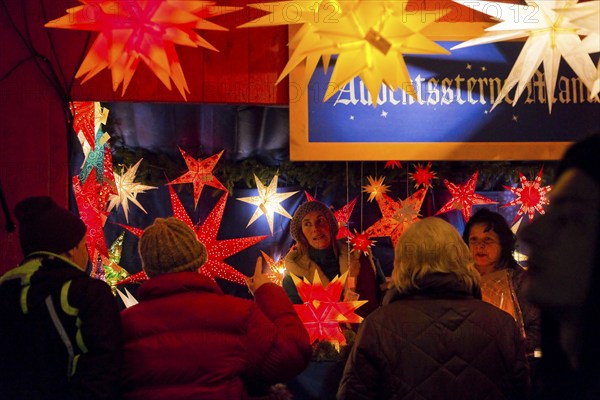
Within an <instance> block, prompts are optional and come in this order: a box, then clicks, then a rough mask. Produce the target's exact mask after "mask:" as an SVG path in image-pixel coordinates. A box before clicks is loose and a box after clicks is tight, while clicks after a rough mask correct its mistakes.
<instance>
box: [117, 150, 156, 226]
mask: <svg viewBox="0 0 600 400" xmlns="http://www.w3.org/2000/svg"><path fill="white" fill-rule="evenodd" d="M142 160H143V158H140V160H139V161H138V162H137V163H135V165H134V166H132V167H130V168H129V169H127V170H126V171H125V172H124V173H123V174H122V175H119V174H117V173H116V172H115V173H114V176H115V184H116V187H117V194H116V195H114V194H113V195H111V196H110V197H109V198H108V201H109V203H108V211H109V212H110V211H111V210H112V209H113V208H114V207H115V206H116V207H118V206H119V204H120V205H121V206H122V207H123V212H124V213H125V220H126V221H127V222H129V201H131V202H132V203H133V204H135V205H136V206H138V207H139V208H140V209H141V210H142V211H143V212H144V213H146V214H148V212H147V211H146V210H145V209H144V207H143V206H142V205H141V204H140V203H139V201H138V200H137V195H138V194H139V193H145V192H146V190H151V189H157V188H156V187H155V186H147V185H143V184H141V183H139V182H135V174H136V173H137V169H138V167H139V166H140V163H141V162H142Z"/></svg>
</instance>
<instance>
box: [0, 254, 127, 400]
mask: <svg viewBox="0 0 600 400" xmlns="http://www.w3.org/2000/svg"><path fill="white" fill-rule="evenodd" d="M0 319H1V321H0V398H2V399H28V400H38V399H39V400H42V399H43V400H70V399H73V400H75V399H77V400H88V399H89V400H92V399H106V400H114V399H116V398H118V391H117V387H118V383H119V377H120V371H119V368H120V365H121V360H120V340H121V321H120V318H119V310H118V306H117V302H116V301H115V298H114V296H113V295H112V293H111V291H110V288H109V287H108V285H107V284H106V283H104V282H102V281H99V280H97V279H92V278H90V277H89V276H88V275H87V274H86V273H85V272H83V271H82V270H80V269H79V268H78V267H77V266H76V265H74V264H72V263H71V262H70V261H69V260H67V259H66V258H63V257H61V256H58V255H56V254H52V253H42V252H40V253H33V254H31V255H30V256H29V257H28V259H26V260H25V261H24V262H23V264H21V265H20V266H19V267H17V268H14V269H12V270H10V271H8V272H7V273H6V274H4V275H3V276H2V277H1V278H0Z"/></svg>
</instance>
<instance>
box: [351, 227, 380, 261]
mask: <svg viewBox="0 0 600 400" xmlns="http://www.w3.org/2000/svg"><path fill="white" fill-rule="evenodd" d="M348 243H350V245H351V246H352V250H356V251H362V252H363V253H364V255H367V254H368V253H369V251H370V249H371V246H373V245H374V244H375V243H376V241H375V240H371V239H370V238H369V234H368V233H367V232H361V233H358V232H357V231H356V229H355V230H354V234H353V235H352V237H351V238H350V239H349V240H348Z"/></svg>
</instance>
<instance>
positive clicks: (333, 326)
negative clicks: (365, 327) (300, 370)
mask: <svg viewBox="0 0 600 400" xmlns="http://www.w3.org/2000/svg"><path fill="white" fill-rule="evenodd" d="M347 275H348V273H347V272H346V273H344V274H343V275H342V276H341V277H337V276H336V277H335V278H334V279H333V280H332V281H331V282H330V283H329V284H328V285H327V287H323V283H322V282H321V280H320V278H319V274H318V273H316V272H315V276H314V278H313V281H312V283H310V282H309V281H308V280H307V279H306V278H304V280H301V279H300V278H298V277H297V276H294V275H293V274H291V277H292V279H293V280H294V284H295V285H296V288H297V289H298V295H300V298H301V299H302V301H303V302H304V303H303V304H295V305H294V308H295V309H296V313H297V314H298V316H299V317H300V319H301V320H302V323H303V324H304V327H305V328H306V331H307V332H308V335H309V337H310V342H311V343H314V342H315V341H317V340H324V341H328V342H332V343H334V344H336V345H343V344H345V343H346V338H345V337H344V334H343V333H342V330H341V329H340V323H360V322H362V320H363V318H362V317H360V316H359V315H357V314H356V313H355V312H354V311H355V310H356V309H357V308H358V307H360V306H362V305H363V304H365V303H366V302H367V301H366V300H359V301H340V297H341V295H342V291H343V290H344V283H345V282H346V277H347Z"/></svg>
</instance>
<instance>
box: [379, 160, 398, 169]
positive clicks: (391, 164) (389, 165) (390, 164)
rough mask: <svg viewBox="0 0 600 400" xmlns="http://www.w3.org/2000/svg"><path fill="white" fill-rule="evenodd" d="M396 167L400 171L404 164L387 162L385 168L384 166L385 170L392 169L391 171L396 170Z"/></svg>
mask: <svg viewBox="0 0 600 400" xmlns="http://www.w3.org/2000/svg"><path fill="white" fill-rule="evenodd" d="M396 167H397V168H398V169H400V168H402V163H401V162H400V161H387V162H386V163H385V166H384V167H383V168H391V169H394V168H396Z"/></svg>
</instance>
